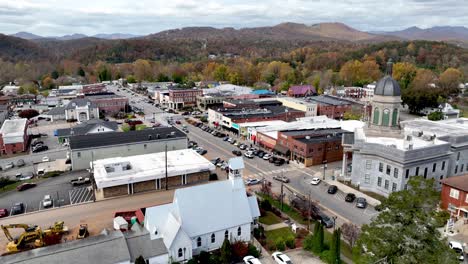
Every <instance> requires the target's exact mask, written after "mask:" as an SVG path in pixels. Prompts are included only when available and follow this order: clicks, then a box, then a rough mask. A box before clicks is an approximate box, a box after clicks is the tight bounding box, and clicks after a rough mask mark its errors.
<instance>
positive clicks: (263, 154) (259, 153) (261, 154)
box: [257, 150, 266, 159]
mask: <svg viewBox="0 0 468 264" xmlns="http://www.w3.org/2000/svg"><path fill="white" fill-rule="evenodd" d="M265 154H266V153H265V151H263V150H259V151H258V153H257V156H258V157H259V158H261V159H263V156H265Z"/></svg>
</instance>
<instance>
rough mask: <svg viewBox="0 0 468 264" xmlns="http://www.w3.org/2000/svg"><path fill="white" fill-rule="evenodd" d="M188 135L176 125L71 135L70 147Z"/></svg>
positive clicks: (146, 140) (87, 146) (135, 141)
mask: <svg viewBox="0 0 468 264" xmlns="http://www.w3.org/2000/svg"><path fill="white" fill-rule="evenodd" d="M186 137H187V135H186V134H185V133H183V132H182V131H180V130H179V129H177V128H175V127H158V128H148V129H144V130H138V131H128V132H108V133H102V134H89V135H79V136H72V137H70V149H72V150H75V149H86V148H99V147H107V146H113V145H121V144H131V143H138V142H148V141H160V140H170V139H174V138H186Z"/></svg>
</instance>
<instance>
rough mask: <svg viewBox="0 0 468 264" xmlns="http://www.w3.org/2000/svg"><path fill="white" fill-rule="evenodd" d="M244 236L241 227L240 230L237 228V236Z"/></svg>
mask: <svg viewBox="0 0 468 264" xmlns="http://www.w3.org/2000/svg"><path fill="white" fill-rule="evenodd" d="M241 234H242V230H241V227H240V226H239V228H237V236H240V235H241Z"/></svg>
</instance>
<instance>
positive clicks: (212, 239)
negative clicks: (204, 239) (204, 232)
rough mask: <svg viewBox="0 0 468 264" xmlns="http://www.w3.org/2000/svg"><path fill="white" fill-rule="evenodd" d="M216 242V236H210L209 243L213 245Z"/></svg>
mask: <svg viewBox="0 0 468 264" xmlns="http://www.w3.org/2000/svg"><path fill="white" fill-rule="evenodd" d="M215 241H216V236H215V234H214V233H213V234H211V243H214V242H215Z"/></svg>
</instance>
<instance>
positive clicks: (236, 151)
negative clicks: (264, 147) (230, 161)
mask: <svg viewBox="0 0 468 264" xmlns="http://www.w3.org/2000/svg"><path fill="white" fill-rule="evenodd" d="M232 154H234V155H236V156H242V152H241V151H240V150H237V149H235V150H233V151H232Z"/></svg>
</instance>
